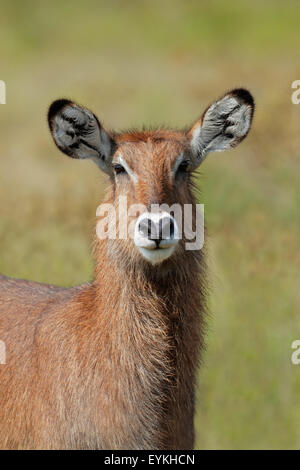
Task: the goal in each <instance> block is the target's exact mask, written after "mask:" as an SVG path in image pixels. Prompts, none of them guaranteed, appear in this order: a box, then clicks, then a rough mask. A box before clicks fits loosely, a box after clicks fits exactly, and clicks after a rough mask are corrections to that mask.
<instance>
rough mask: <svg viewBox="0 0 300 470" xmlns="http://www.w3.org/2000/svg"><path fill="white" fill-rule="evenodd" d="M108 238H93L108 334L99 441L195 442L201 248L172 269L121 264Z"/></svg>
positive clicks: (142, 444) (127, 444) (132, 444)
mask: <svg viewBox="0 0 300 470" xmlns="http://www.w3.org/2000/svg"><path fill="white" fill-rule="evenodd" d="M108 243H109V242H108V241H103V240H102V241H100V240H98V239H97V240H96V241H95V245H94V252H95V258H96V275H95V281H94V283H93V289H94V291H93V295H94V301H95V303H96V305H98V311H97V315H98V318H99V319H100V322H101V325H100V328H101V335H104V336H103V337H104V338H105V350H103V352H102V357H101V367H102V380H103V382H102V384H101V387H102V390H105V389H106V387H107V390H109V392H108V393H107V394H105V393H104V396H103V395H102V403H101V410H102V413H103V414H102V416H105V415H106V416H107V417H109V419H107V420H106V421H105V422H104V428H103V429H102V431H103V435H104V436H106V437H105V442H104V443H103V445H104V447H105V448H107V447H106V446H109V448H137V449H141V448H144V449H145V448H146V449H151V448H152V449H153V448H159V449H172V448H174V449H179V448H182V449H184V448H185V449H187V448H192V447H193V444H194V427H193V412H194V388H195V372H196V367H197V360H198V353H199V350H200V349H201V347H202V345H203V313H204V311H205V295H204V294H205V268H204V257H203V253H202V252H201V251H200V252H186V255H185V257H184V258H182V259H177V267H175V266H173V267H172V269H171V270H164V269H163V267H162V266H161V267H157V268H156V267H152V266H149V265H145V264H136V265H133V266H131V267H130V266H126V267H125V266H122V264H120V263H119V262H118V259H116V260H115V261H112V258H111V256H108V255H107V252H108V251H109V247H108ZM100 298H101V302H98V301H97V299H100ZM99 309H100V311H99ZM103 371H104V372H103ZM103 406H104V407H103Z"/></svg>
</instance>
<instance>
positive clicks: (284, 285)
mask: <svg viewBox="0 0 300 470" xmlns="http://www.w3.org/2000/svg"><path fill="white" fill-rule="evenodd" d="M299 15H300V4H299V2H297V1H289V0H287V1H285V2H283V1H276V0H275V1H265V2H261V1H258V0H251V1H250V0H249V1H246V0H245V1H243V2H237V1H230V0H229V1H228V0H227V1H216V0H213V1H212V0H210V1H208V0H207V1H194V0H191V1H180V0H173V1H171V0H165V1H164V2H162V1H158V0H152V1H117V0H110V1H109V2H108V1H107V2H104V1H92V0H85V2H82V1H77V0H76V1H72V2H71V1H65V2H62V1H57V0H53V1H52V2H39V1H29V0H26V1H20V0H19V1H17V0H16V1H14V2H12V1H9V0H2V2H1V4H0V79H1V80H5V82H6V85H7V104H6V105H1V106H0V200H1V209H0V272H2V273H5V274H7V275H9V276H13V277H25V278H29V279H34V280H39V281H43V282H49V283H55V284H62V285H66V286H71V285H73V284H76V283H80V282H83V281H85V280H87V279H89V278H91V276H92V261H91V256H90V244H91V239H92V228H93V221H94V217H95V210H96V207H97V205H98V203H99V202H101V198H102V195H103V191H104V188H105V184H106V183H105V178H103V177H102V175H101V174H100V173H99V172H98V171H97V169H96V167H94V166H93V165H92V164H90V163H89V162H78V161H73V160H71V159H68V158H64V157H63V156H62V155H61V154H59V152H58V151H57V149H56V148H55V147H54V144H53V143H52V141H51V139H50V136H49V133H48V129H47V125H46V111H47V107H48V105H49V103H50V102H51V101H52V100H53V99H56V98H57V97H61V96H67V97H71V98H73V99H75V100H77V101H79V102H82V103H84V104H86V105H87V106H89V107H90V108H92V109H93V110H95V112H97V114H98V115H99V117H100V119H101V120H102V121H103V122H104V123H105V124H106V125H107V126H108V127H114V128H117V129H120V128H123V127H128V126H139V125H143V124H146V125H151V124H162V123H163V124H167V125H170V126H176V127H178V126H183V125H186V124H189V123H193V121H194V120H195V119H196V118H197V117H198V116H199V115H200V114H201V113H202V111H203V110H204V109H205V107H206V106H207V104H208V103H209V102H210V101H212V100H213V99H215V98H216V97H218V96H219V95H220V94H222V93H223V92H224V91H226V90H227V89H229V88H233V87H235V86H245V87H247V88H249V89H250V90H251V92H252V93H253V94H254V96H255V98H256V103H257V107H256V114H255V119H254V124H253V128H252V131H251V133H250V135H249V137H248V139H247V140H246V141H245V142H244V143H243V144H242V145H241V146H240V147H238V148H237V149H236V150H235V151H232V152H227V153H224V154H215V155H211V156H210V157H209V158H208V159H207V161H205V163H204V164H203V166H202V168H201V174H200V176H199V180H198V185H199V188H200V189H201V193H202V197H201V201H199V202H204V203H205V217H206V224H207V227H208V233H209V239H208V240H207V241H206V242H207V243H208V245H209V266H210V275H211V283H212V292H211V298H210V304H211V312H212V313H211V316H210V318H209V320H208V335H207V349H206V352H205V354H204V361H203V366H202V368H201V371H200V374H199V385H198V389H197V394H198V404H197V415H196V427H197V443H196V448H199V449H212V448H217V449H245V448H250V449H254V448H255V449H261V448H270V449H278V448H299V447H300V366H298V367H297V366H294V365H292V364H291V360H290V357H291V352H292V350H291V343H292V341H293V340H295V339H299V338H300V289H299V284H300V283H299V281H300V274H299V272H300V251H299V239H300V237H299V232H300V230H299V229H300V226H299V225H300V224H299V221H300V218H299V204H300V155H299V153H300V151H299V148H300V132H299V129H300V105H299V106H297V105H293V104H292V102H291V93H292V90H291V83H292V81H294V80H296V79H300V63H299V52H300V46H299V44H300V42H299V39H300V35H299Z"/></svg>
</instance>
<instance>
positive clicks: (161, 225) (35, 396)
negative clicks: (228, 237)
mask: <svg viewBox="0 0 300 470" xmlns="http://www.w3.org/2000/svg"><path fill="white" fill-rule="evenodd" d="M253 111H254V102H253V98H252V96H251V95H250V93H249V92H248V91H246V90H244V89H235V90H232V91H230V92H228V93H226V94H225V95H224V96H223V97H221V98H220V99H218V100H217V101H215V102H214V103H213V104H212V105H211V106H209V107H208V108H207V109H206V111H205V112H204V114H203V115H202V117H201V118H200V119H198V120H197V121H196V123H195V124H194V125H193V126H192V128H191V129H188V130H182V131H174V130H166V129H156V130H143V131H128V132H122V133H115V132H108V131H106V130H105V129H104V127H102V125H101V124H100V122H99V121H98V119H97V117H96V116H95V115H94V114H93V113H92V112H91V111H89V110H88V109H86V108H83V107H81V106H79V105H77V104H75V103H73V102H72V101H69V100H66V99H61V100H57V101H55V102H54V103H53V104H52V105H51V106H50V109H49V114H48V118H49V126H50V131H51V134H52V137H53V139H54V142H55V143H56V145H57V146H58V148H59V149H60V150H61V151H62V152H64V153H65V154H67V155H68V156H70V157H72V158H78V159H92V160H93V161H94V162H95V163H96V165H97V166H98V167H99V168H100V169H101V170H102V171H104V172H105V173H107V175H108V180H109V188H108V192H107V195H106V197H105V201H104V203H105V204H106V206H105V207H112V208H113V209H116V211H115V214H116V217H115V219H114V218H113V216H112V215H110V216H109V217H110V218H109V217H108V218H107V226H108V228H107V234H108V236H106V237H104V236H103V237H101V236H97V235H96V234H95V240H94V259H95V273H94V277H93V281H92V282H88V283H86V284H83V285H79V286H76V287H72V288H63V287H56V286H53V285H46V284H40V283H37V282H31V281H25V280H15V279H10V278H7V277H5V276H0V340H1V341H2V342H3V343H2V344H5V348H6V364H1V365H0V447H1V448H3V449H191V448H193V445H194V425H193V418H194V395H195V379H196V371H197V363H198V359H199V354H200V352H201V349H202V347H203V336H204V326H205V311H206V268H205V250H204V249H186V243H187V241H188V240H187V237H186V235H185V231H184V230H181V236H179V224H180V221H179V220H177V219H176V216H175V215H174V213H173V211H171V210H168V209H165V207H173V206H174V204H175V205H177V206H179V207H181V208H184V207H185V206H191V207H192V208H193V214H194V215H195V214H196V211H195V210H194V209H195V207H196V200H195V196H194V194H193V172H194V170H196V169H197V168H198V167H199V165H200V164H201V163H202V162H203V160H204V159H205V157H206V156H207V154H208V153H209V152H214V151H222V150H226V149H230V148H232V147H235V146H236V145H237V144H238V143H239V142H241V141H242V140H243V139H244V138H245V137H246V135H247V134H248V132H249V129H250V126H251V121H252V116H253ZM120 197H123V198H124V197H126V201H127V205H128V207H132V205H134V204H138V205H140V206H142V207H143V208H144V209H142V210H141V211H140V213H138V212H137V213H136V216H135V218H132V217H131V219H130V218H129V219H130V220H129V219H128V224H129V222H130V221H131V223H132V221H133V226H134V230H133V236H132V237H131V236H127V237H126V236H120V220H119V217H120V214H122V211H120V210H119V209H120V207H119V206H120ZM153 205H155V206H158V209H157V210H155V211H152V210H151V209H152V206H153ZM162 205H164V209H163V210H162V209H161V208H160V207H161V206H162ZM100 207H101V206H100ZM98 215H99V214H98ZM101 220H102V219H101ZM191 223H192V225H193V224H194V222H193V221H192V222H191ZM193 226H194V225H193ZM123 228H124V227H123ZM190 228H192V227H190ZM113 229H115V235H114V236H109V235H110V231H111V230H113ZM100 231H101V230H100Z"/></svg>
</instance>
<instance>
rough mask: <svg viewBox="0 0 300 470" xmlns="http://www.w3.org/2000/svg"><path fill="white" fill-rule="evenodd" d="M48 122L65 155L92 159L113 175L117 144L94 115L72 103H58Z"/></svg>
mask: <svg viewBox="0 0 300 470" xmlns="http://www.w3.org/2000/svg"><path fill="white" fill-rule="evenodd" d="M48 122H49V127H50V131H51V134H52V137H53V140H54V142H55V143H56V145H57V147H58V148H59V149H60V150H61V151H62V152H64V153H65V154H67V155H68V156H69V157H72V158H79V159H86V158H90V159H92V160H93V161H94V162H95V163H96V164H97V165H98V166H99V167H100V168H101V170H103V171H105V172H106V173H111V158H112V154H113V151H114V150H115V143H114V141H113V139H112V137H111V136H110V135H109V134H108V132H106V130H105V129H104V128H103V127H102V126H101V124H100V122H99V121H98V119H97V117H96V116H95V115H94V114H93V113H92V112H91V111H89V110H88V109H86V108H83V107H81V106H79V105H78V104H76V103H73V102H72V101H69V100H65V99H61V100H57V101H54V103H52V105H51V106H50V108H49V112H48Z"/></svg>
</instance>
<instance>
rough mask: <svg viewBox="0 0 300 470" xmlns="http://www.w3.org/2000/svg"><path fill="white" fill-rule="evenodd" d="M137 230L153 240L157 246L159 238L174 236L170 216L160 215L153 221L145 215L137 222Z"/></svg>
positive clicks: (165, 238) (166, 238)
mask: <svg viewBox="0 0 300 470" xmlns="http://www.w3.org/2000/svg"><path fill="white" fill-rule="evenodd" d="M139 232H140V233H141V235H143V236H144V237H145V238H148V239H149V240H153V241H155V243H156V245H157V246H159V244H160V242H161V240H169V239H170V238H174V220H173V218H172V217H162V218H161V219H159V220H157V221H154V220H152V219H150V218H148V217H145V218H144V219H142V220H141V221H140V223H139Z"/></svg>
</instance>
